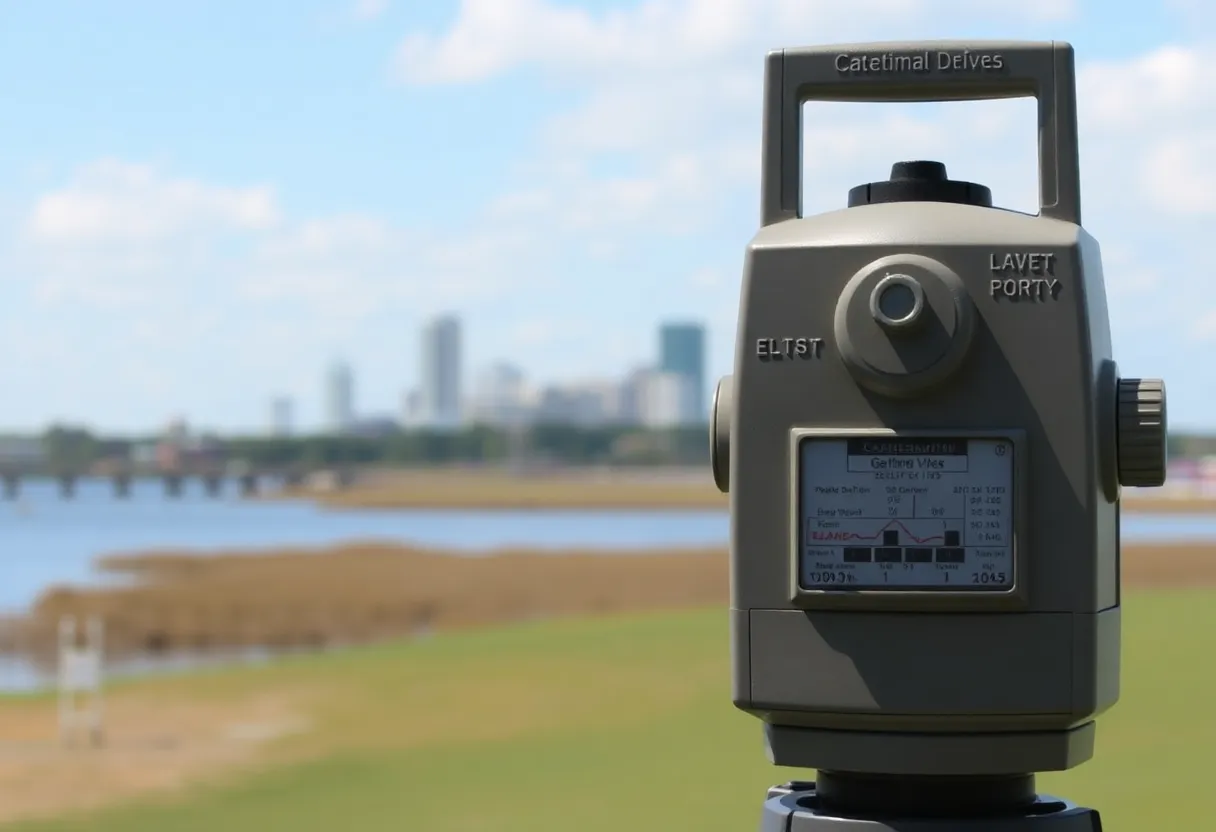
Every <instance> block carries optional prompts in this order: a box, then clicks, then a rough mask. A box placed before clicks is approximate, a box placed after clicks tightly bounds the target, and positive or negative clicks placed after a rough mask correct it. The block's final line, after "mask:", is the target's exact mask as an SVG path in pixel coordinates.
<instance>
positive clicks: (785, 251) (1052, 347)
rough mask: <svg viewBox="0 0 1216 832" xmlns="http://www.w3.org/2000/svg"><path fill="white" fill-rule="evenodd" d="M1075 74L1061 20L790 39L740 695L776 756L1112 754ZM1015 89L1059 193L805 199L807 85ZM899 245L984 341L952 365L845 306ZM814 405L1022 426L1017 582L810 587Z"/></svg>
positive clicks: (1105, 504) (753, 331)
mask: <svg viewBox="0 0 1216 832" xmlns="http://www.w3.org/2000/svg"><path fill="white" fill-rule="evenodd" d="M917 54H923V55H927V56H931V57H930V64H931V66H930V67H929V68H928V69H924V68H922V69H921V71H915V70H912V69H908V68H909V67H911V66H912V65H913V60H912V59H911V58H907V59H904V60H899V59H898V58H899V56H915V55H917ZM842 55H845V56H849V59H842V58H841V57H840V56H842ZM883 56H888V57H887V58H884V57H883ZM942 56H947V57H944V58H943V57H942ZM959 56H961V57H959ZM998 58H999V60H997V59H998ZM852 59H860V63H858V62H857V61H856V60H852ZM942 61H944V62H945V63H947V64H949V65H950V67H951V69H949V71H942V70H941V64H940V63H939V62H942ZM997 64H999V66H997ZM842 66H844V67H845V68H846V70H848V67H850V66H851V67H853V68H858V67H860V68H861V69H863V70H866V69H868V68H873V69H872V71H863V72H860V73H859V72H853V71H841V67H842ZM900 67H903V69H901V68H900ZM1074 87H1075V82H1074V69H1073V51H1072V48H1071V46H1069V45H1067V44H1064V43H1059V42H1047V43H1021V42H1011V43H1006V42H966V43H964V42H935V43H928V44H926V43H903V44H900V43H879V44H857V45H844V46H830V47H814V48H804V49H787V50H782V51H776V52H773V53H771V54H770V55H769V56H768V58H767V64H766V71H765V121H764V144H763V165H762V176H763V197H762V228H761V229H760V231H759V233H758V234H756V236H755V238H754V239H753V240H752V241H751V244H750V246H749V247H748V250H747V256H746V265H745V270H744V278H743V286H742V294H741V302H740V311H739V323H738V330H737V331H738V340H737V346H736V356H735V364H734V376H733V391H732V392H731V393H730V400H729V402H723V406H724V407H730V408H731V412H730V416H729V418H730V424H729V437H730V447H729V454H730V467H729V490H730V507H731V628H732V650H733V656H732V660H733V673H734V680H733V697H734V701H735V703H736V705H737V706H738V707H740V708H742V709H743V710H745V711H747V712H749V713H751V714H753V715H755V716H757V717H759V718H761V719H762V720H763V721H764V722H765V735H766V739H767V743H768V748H769V753H770V758H771V759H772V761H773V762H775V763H776V764H778V765H788V766H798V767H808V768H822V769H834V770H841V771H855V772H882V773H889V774H904V773H906V774H951V775H953V774H984V773H1006V772H1034V771H1052V770H1063V769H1067V768H1071V767H1072V766H1075V765H1077V764H1079V763H1082V762H1084V761H1085V760H1087V759H1089V757H1090V756H1091V755H1092V751H1093V736H1094V733H1093V727H1094V726H1093V720H1094V718H1095V716H1097V715H1098V714H1100V713H1101V712H1103V711H1104V710H1106V709H1107V708H1109V707H1110V706H1111V705H1112V704H1114V703H1115V701H1116V700H1117V698H1118V691H1119V638H1120V608H1119V603H1120V599H1119V593H1120V589H1119V540H1118V528H1119V508H1118V500H1119V486H1118V475H1117V472H1116V439H1115V431H1116V425H1115V414H1116V406H1115V391H1116V385H1117V372H1116V368H1115V364H1114V362H1113V360H1112V356H1111V338H1110V331H1109V324H1108V313H1107V307H1106V297H1105V290H1104V287H1103V279H1102V266H1101V261H1100V254H1099V249H1098V244H1097V242H1096V241H1095V240H1094V239H1093V238H1092V237H1091V236H1090V235H1089V234H1088V233H1087V232H1086V231H1085V230H1084V229H1082V228H1081V226H1080V194H1079V191H1080V179H1079V173H1078V162H1077V137H1076V105H1075V90H1074ZM1014 96H1035V97H1036V98H1037V99H1038V114H1039V131H1040V139H1041V141H1040V148H1039V151H1040V180H1041V181H1040V185H1041V211H1040V214H1039V215H1038V216H1034V215H1026V214H1021V213H1016V212H1012V211H1006V210H1001V209H994V208H987V207H977V206H974V205H964V204H947V203H932V202H914V203H890V204H875V205H864V206H859V207H854V208H845V209H842V210H838V211H833V212H830V213H826V214H821V215H818V216H810V217H802V216H801V187H800V180H801V164H800V158H801V147H800V145H801V119H802V104H803V103H804V102H805V101H807V100H812V99H815V100H843V99H855V100H868V101H902V100H925V101H927V100H950V99H980V98H999V97H1014ZM808 152H814V148H808ZM892 161H896V160H892ZM842 201H843V199H842ZM1042 254H1050V255H1051V258H1050V263H1051V271H1050V273H1049V274H1047V273H1046V272H1045V271H1044V267H1043V264H1044V263H1045V262H1047V261H1044V260H1042V259H1034V260H1032V259H1031V258H1028V257H1026V256H1025V255H1042ZM1006 255H1013V260H1012V261H1009V260H1006ZM1009 263H1013V264H1014V265H1013V266H1012V270H1011V269H1010V268H1003V269H1001V270H998V269H997V266H1004V265H1007V264H1009ZM1032 263H1034V264H1037V265H1035V266H1032V265H1031V264H1032ZM876 264H877V265H876ZM892 266H895V267H898V268H897V270H898V271H909V269H911V270H915V269H918V268H919V269H921V271H920V272H917V273H918V274H926V275H928V279H929V280H930V281H931V282H933V283H934V285H935V286H937V290H939V291H938V294H937V296H936V300H935V303H937V304H938V307H939V312H941V314H942V315H944V316H945V317H946V318H949V319H950V320H951V321H953V322H954V323H953V326H954V330H952V332H953V333H954V340H955V342H963V343H964V346H963V347H962V348H960V350H959V352H961V354H960V355H955V356H953V357H951V356H946V358H944V359H943V361H945V362H946V363H947V364H949V365H950V366H946V367H944V368H941V367H939V368H936V369H934V368H932V367H931V368H929V369H927V370H926V371H925V372H923V373H920V374H919V375H917V376H916V377H915V378H909V377H900V376H899V374H898V373H896V374H888V375H887V376H886V377H884V376H883V374H882V373H875V372H872V371H871V370H867V369H866V366H867V359H866V357H867V356H871V357H872V356H874V355H878V354H879V353H881V352H882V350H883V349H884V347H883V346H882V344H881V343H880V341H879V340H875V339H878V337H879V336H878V335H876V334H875V333H874V332H872V331H871V330H870V329H867V328H865V327H860V328H858V327H856V326H855V327H853V328H852V329H850V325H849V321H848V320H843V321H842V318H848V317H849V315H850V314H852V313H849V312H848V311H847V310H846V311H844V312H842V311H839V310H838V306H839V303H840V299H841V297H842V294H844V293H845V292H846V288H847V287H848V285H849V284H850V281H854V282H857V281H863V282H864V281H865V280H866V279H867V275H872V274H874V273H879V274H881V273H885V272H886V271H890V270H891V268H892ZM1032 272H1033V273H1032ZM939 278H940V279H939ZM1048 278H1050V279H1051V280H1056V281H1059V282H1058V284H1057V285H1056V287H1055V289H1054V290H1053V291H1054V293H1052V292H1047V291H1046V290H1045V289H1044V288H1043V286H1044V284H1038V283H1033V284H1032V283H1015V284H1009V283H1008V282H1007V281H1008V280H1026V281H1030V280H1033V279H1048ZM952 281H953V283H952ZM994 281H997V282H999V283H1000V286H997V285H996V283H994ZM943 287H944V288H943ZM952 287H953V288H952ZM943 304H944V306H943ZM952 315H953V316H955V317H953V318H951V317H950V316H952ZM947 323H949V321H947ZM947 328H949V327H947ZM771 339H777V341H775V342H774V341H773V340H771ZM783 339H806V340H805V341H801V342H799V341H797V340H794V341H784V340H783ZM816 339H819V340H816ZM774 343H778V344H783V345H787V346H788V345H791V344H793V345H797V344H802V345H803V346H801V347H798V348H790V349H788V350H785V349H776V350H774V349H773V344H774ZM816 344H818V345H819V346H818V347H816V346H815V345H816ZM807 345H809V346H807ZM774 352H775V353H776V355H774ZM888 357H889V356H888ZM722 418H726V417H725V416H723V417H722ZM808 430H810V431H818V432H822V431H828V432H842V433H856V432H862V433H876V434H879V435H883V434H892V433H893V434H896V435H910V436H926V435H927V436H932V435H935V434H936V435H939V436H958V435H964V436H966V435H971V436H992V435H995V436H1001V437H1006V438H1009V439H1011V440H1012V441H1014V443H1015V445H1016V457H1017V458H1016V466H1015V486H1014V488H1015V490H1014V534H1013V540H1014V550H1015V556H1014V557H1015V562H1016V570H1015V571H1016V585H1015V586H1014V588H1013V589H1012V590H1009V591H1005V592H997V593H991V594H986V593H971V594H962V593H959V594H957V595H949V594H939V593H936V592H922V593H900V592H892V593H884V592H871V593H858V592H851V593H850V592H843V593H841V592H836V593H833V592H819V593H807V592H803V591H800V590H799V589H798V587H797V581H796V579H795V574H794V568H793V562H794V558H795V553H796V550H797V547H798V535H797V521H796V519H795V514H796V500H797V491H798V487H797V482H798V464H797V455H796V453H795V449H796V447H797V441H798V438H799V436H800V435H801V433H802V432H805V431H808Z"/></svg>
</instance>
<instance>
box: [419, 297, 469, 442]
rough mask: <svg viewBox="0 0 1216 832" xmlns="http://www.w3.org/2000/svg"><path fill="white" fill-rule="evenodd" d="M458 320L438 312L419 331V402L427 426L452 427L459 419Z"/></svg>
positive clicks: (460, 357) (460, 361)
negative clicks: (420, 339) (420, 346)
mask: <svg viewBox="0 0 1216 832" xmlns="http://www.w3.org/2000/svg"><path fill="white" fill-rule="evenodd" d="M460 341H461V338H460V320H459V319H458V318H456V316H454V315H441V316H440V317H438V318H435V319H434V320H432V321H431V322H430V323H428V324H427V325H426V327H425V328H424V329H423V332H422V373H421V375H422V385H421V390H420V391H419V392H420V393H421V398H422V401H421V404H422V411H423V421H424V422H425V423H426V424H428V425H429V426H431V427H444V428H453V427H456V426H458V425H459V424H460V422H461V417H462V415H463V414H462V413H461V395H462V389H461V383H462V378H461V364H462V361H463V356H462V354H461V343H460Z"/></svg>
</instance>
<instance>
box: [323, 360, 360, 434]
mask: <svg viewBox="0 0 1216 832" xmlns="http://www.w3.org/2000/svg"><path fill="white" fill-rule="evenodd" d="M325 417H326V419H325V421H326V427H327V428H328V429H329V430H330V431H331V432H332V433H343V432H345V431H346V430H348V429H350V426H351V424H352V423H353V422H354V420H355V379H354V374H353V373H352V372H351V369H350V366H349V365H347V364H346V363H345V362H338V363H336V364H334V365H333V366H332V367H330V369H329V374H328V376H326V379H325Z"/></svg>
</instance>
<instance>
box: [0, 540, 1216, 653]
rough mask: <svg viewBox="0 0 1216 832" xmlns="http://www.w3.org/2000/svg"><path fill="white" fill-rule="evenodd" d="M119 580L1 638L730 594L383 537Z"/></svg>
mask: <svg viewBox="0 0 1216 832" xmlns="http://www.w3.org/2000/svg"><path fill="white" fill-rule="evenodd" d="M98 565H99V568H100V571H101V572H102V573H104V574H107V575H108V576H110V577H118V578H121V579H122V581H121V582H119V584H118V585H107V586H101V587H95V588H88V589H69V588H62V587H61V588H53V589H50V590H48V591H46V592H44V593H43V594H42V595H41V597H39V599H38V601H37V602H36V603H35V605H34V606H33V609H32V610H31V612H30V613H29V615H27V616H25V617H23V618H20V619H15V620H13V621H12V622H10V623H9V624H8V625H7V626H6V627H5V628H4V629H3V633H4V638H3V639H2V640H0V649H2V650H5V651H6V652H9V653H10V654H13V653H16V654H21V655H26V656H29V657H31V658H33V659H35V660H36V661H38V662H40V663H41V664H43V665H44V666H46V665H47V663H48V662H50V661H51V659H52V657H53V655H54V652H53V651H54V648H55V628H56V626H57V623H58V621H59V620H60V617H61V616H63V615H74V616H77V617H86V616H90V615H96V616H100V617H101V618H102V619H103V620H104V621H105V624H106V643H107V649H108V652H109V653H110V655H111V656H112V657H114V658H118V659H122V658H129V657H135V656H143V657H146V656H149V655H151V656H156V655H168V654H179V653H181V652H183V651H186V652H190V653H194V654H197V655H199V656H200V657H205V656H206V655H208V654H226V653H231V652H232V651H241V650H250V649H256V648H265V649H271V650H291V649H322V648H329V647H339V646H346V645H353V644H361V643H371V642H378V641H383V640H387V639H393V638H400V637H417V636H420V635H425V634H428V633H431V632H435V631H450V630H464V629H471V628H485V627H492V626H496V625H502V624H508V623H513V622H520V621H527V620H533V619H548V618H565V617H571V616H579V615H587V614H600V613H612V612H634V611H650V610H664V609H676V608H688V607H697V606H707V605H709V606H712V605H725V604H726V603H727V599H728V592H729V582H728V581H729V576H728V563H727V553H726V551H725V549H724V548H723V547H705V548H689V549H675V550H656V551H637V550H629V551H627V552H625V551H622V552H612V551H594V550H574V551H571V550H566V551H562V550H558V551H545V552H537V551H527V550H493V551H486V552H481V553H474V554H470V553H468V552H450V551H443V550H438V549H421V548H417V547H409V546H402V545H393V544H386V543H374V542H369V543H350V544H346V545H342V546H335V547H329V548H323V549H303V548H296V549H290V548H287V549H278V550H272V551H258V552H227V553H223V552H221V553H184V552H149V553H143V554H136V555H126V556H116V557H108V558H104V559H102V560H100V561H99V564H98ZM1123 580H1124V584H1125V585H1126V586H1127V587H1129V588H1136V587H1147V586H1153V587H1176V586H1187V585H1194V584H1196V583H1200V584H1216V547H1214V546H1211V545H1142V546H1128V547H1125V550H1124V554H1123Z"/></svg>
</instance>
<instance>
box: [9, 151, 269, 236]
mask: <svg viewBox="0 0 1216 832" xmlns="http://www.w3.org/2000/svg"><path fill="white" fill-rule="evenodd" d="M278 219H279V211H278V207H277V205H276V202H275V196H274V192H273V190H272V189H271V188H269V187H266V186H258V187H250V188H231V187H224V186H218V185H210V184H207V183H204V182H200V181H197V180H193V179H181V178H166V177H163V176H161V175H160V174H159V172H158V171H157V170H156V169H155V168H153V167H151V166H148V165H137V164H127V163H124V162H120V161H117V160H114V159H103V160H101V161H99V162H96V163H94V164H92V165H89V166H88V167H86V168H84V169H83V170H81V171H80V172H79V174H78V175H77V177H76V180H75V181H74V182H73V183H72V184H71V185H70V186H68V187H66V188H63V189H60V190H56V191H52V192H50V193H48V194H45V195H44V196H43V197H41V198H40V199H39V200H38V202H37V204H36V205H35V206H34V210H33V213H32V216H31V217H30V221H29V226H28V232H29V234H30V235H31V236H33V237H35V238H37V239H39V240H43V241H47V242H55V243H80V242H99V241H100V242H114V241H118V240H127V241H137V242H149V241H158V240H163V239H166V238H171V237H175V236H179V235H183V234H188V235H193V234H195V233H197V232H199V231H210V230H225V231H229V230H236V231H262V230H265V229H268V228H271V227H273V226H274V225H275V224H276V223H277V222H278Z"/></svg>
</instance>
